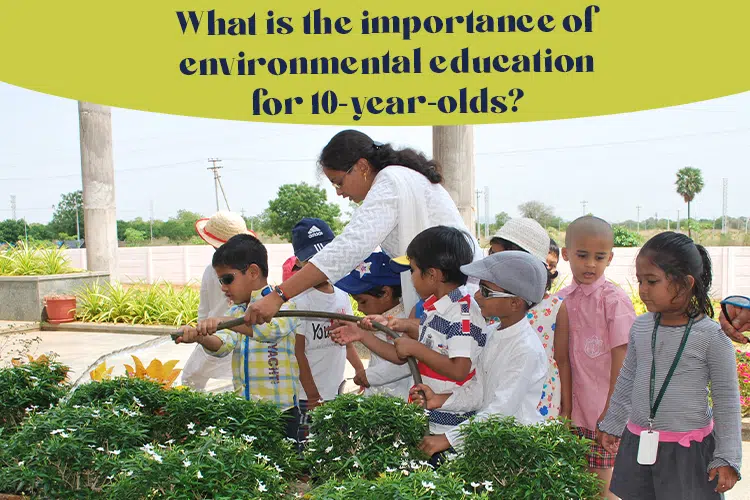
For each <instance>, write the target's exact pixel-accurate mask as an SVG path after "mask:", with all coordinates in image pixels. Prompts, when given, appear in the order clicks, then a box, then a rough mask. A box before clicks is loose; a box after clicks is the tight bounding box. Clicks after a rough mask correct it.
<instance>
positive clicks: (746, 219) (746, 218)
mask: <svg viewBox="0 0 750 500" xmlns="http://www.w3.org/2000/svg"><path fill="white" fill-rule="evenodd" d="M748 219H750V217H745V234H747V221H748Z"/></svg>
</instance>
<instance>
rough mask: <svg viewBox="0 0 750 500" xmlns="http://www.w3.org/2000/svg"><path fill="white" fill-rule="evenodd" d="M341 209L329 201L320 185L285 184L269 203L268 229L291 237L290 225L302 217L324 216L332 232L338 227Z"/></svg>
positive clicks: (285, 236) (335, 231)
mask: <svg viewBox="0 0 750 500" xmlns="http://www.w3.org/2000/svg"><path fill="white" fill-rule="evenodd" d="M340 215H341V209H340V208H339V206H338V205H336V204H335V203H328V201H327V196H326V192H325V190H324V189H323V188H321V187H319V186H310V185H309V184H307V183H304V182H303V183H301V184H284V185H283V186H281V187H280V188H279V191H278V193H277V194H276V198H275V199H273V200H271V201H270V202H269V203H268V228H267V230H268V232H270V233H271V234H276V235H279V236H281V237H282V238H290V237H291V233H292V228H293V227H294V226H295V225H296V224H297V223H298V222H299V221H300V220H302V219H303V218H305V217H317V218H318V219H323V220H324V221H326V222H327V223H328V225H329V226H331V229H333V231H334V233H338V232H339V231H340V230H341V226H342V224H341V221H340V220H339V216H340Z"/></svg>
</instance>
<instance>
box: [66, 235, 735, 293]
mask: <svg viewBox="0 0 750 500" xmlns="http://www.w3.org/2000/svg"><path fill="white" fill-rule="evenodd" d="M266 248H267V249H268V265H269V278H270V281H271V282H275V283H280V282H281V266H282V264H283V263H284V261H285V260H286V259H287V258H289V257H290V256H291V255H292V254H293V252H292V245H291V244H274V245H270V244H269V245H266ZM708 251H709V254H710V256H711V259H712V262H713V271H714V286H713V294H714V296H715V297H716V298H720V297H726V296H727V295H734V294H739V295H748V296H750V247H709V248H708ZM66 252H67V253H68V255H69V256H70V258H71V260H72V265H73V266H75V267H78V268H80V269H85V268H86V250H85V249H68V250H66ZM213 252H214V249H213V247H210V246H208V245H185V246H165V247H135V248H118V250H117V257H118V259H119V263H118V272H117V275H116V276H114V279H117V280H119V281H121V282H122V283H135V282H138V281H144V282H147V283H154V282H155V281H158V280H164V281H169V282H171V283H173V284H176V285H184V284H186V283H189V282H190V281H194V282H196V283H197V282H199V281H200V279H201V276H203V271H204V269H205V268H206V266H207V265H209V264H210V263H211V256H212V255H213ZM637 254H638V249H637V248H616V249H615V256H614V259H612V264H610V266H609V269H608V270H607V277H608V278H609V279H611V280H613V281H615V282H617V283H618V284H620V285H621V286H622V287H624V288H625V289H626V290H629V288H628V285H629V283H630V284H631V285H632V286H633V289H634V290H637V288H638V284H637V282H636V280H635V257H636V255H637ZM558 269H559V271H560V277H561V278H566V279H567V282H568V283H569V282H570V267H569V266H568V263H567V262H565V261H563V260H561V261H560V264H559V266H558Z"/></svg>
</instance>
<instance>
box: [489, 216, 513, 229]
mask: <svg viewBox="0 0 750 500" xmlns="http://www.w3.org/2000/svg"><path fill="white" fill-rule="evenodd" d="M509 220H510V215H508V214H507V213H506V212H500V213H499V214H495V222H493V223H492V224H490V232H491V233H494V232H495V231H497V230H498V229H500V228H501V227H503V226H504V225H505V223H506V222H508V221H509Z"/></svg>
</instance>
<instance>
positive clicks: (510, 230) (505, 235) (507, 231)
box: [492, 217, 550, 263]
mask: <svg viewBox="0 0 750 500" xmlns="http://www.w3.org/2000/svg"><path fill="white" fill-rule="evenodd" d="M492 238H502V239H504V240H508V241H510V242H511V243H515V244H516V245H518V246H519V247H521V248H523V249H524V250H526V251H527V252H529V253H530V254H531V255H533V256H534V257H536V258H537V259H539V260H541V261H542V262H544V263H546V262H547V254H549V242H550V239H549V233H547V231H546V230H545V229H544V228H543V227H542V225H541V224H539V223H538V222H537V221H535V220H534V219H529V218H525V217H519V218H518V219H510V220H509V221H508V222H506V223H505V224H504V225H503V227H501V228H500V229H498V230H497V232H496V233H495V234H494V235H493V236H492Z"/></svg>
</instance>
